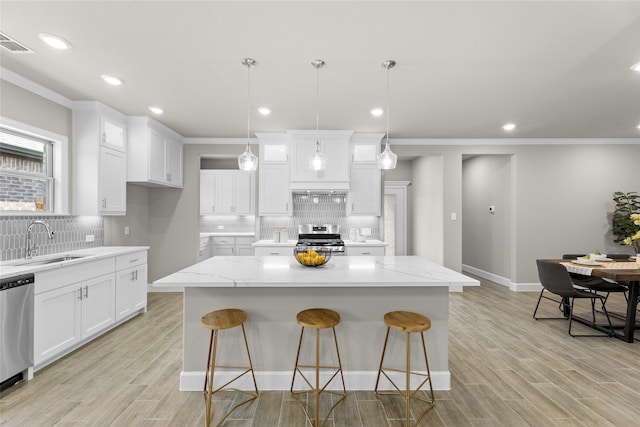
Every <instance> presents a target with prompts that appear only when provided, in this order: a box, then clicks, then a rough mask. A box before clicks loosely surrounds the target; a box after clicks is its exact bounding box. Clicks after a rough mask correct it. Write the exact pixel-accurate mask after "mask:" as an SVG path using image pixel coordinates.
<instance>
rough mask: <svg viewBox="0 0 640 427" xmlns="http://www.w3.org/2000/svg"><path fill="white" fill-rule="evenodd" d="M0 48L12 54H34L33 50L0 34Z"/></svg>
mask: <svg viewBox="0 0 640 427" xmlns="http://www.w3.org/2000/svg"><path fill="white" fill-rule="evenodd" d="M0 46H2V47H3V48H4V49H6V50H8V51H9V52H12V53H34V52H33V50H31V49H29V48H28V47H26V46H25V45H23V44H22V43H20V42H18V41H16V40H14V39H12V38H11V37H9V36H8V35H6V34H4V33H0Z"/></svg>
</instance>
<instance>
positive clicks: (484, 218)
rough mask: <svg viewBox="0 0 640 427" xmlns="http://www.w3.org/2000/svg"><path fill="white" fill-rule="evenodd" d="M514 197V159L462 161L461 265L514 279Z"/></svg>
mask: <svg viewBox="0 0 640 427" xmlns="http://www.w3.org/2000/svg"><path fill="white" fill-rule="evenodd" d="M511 194H512V189H511V156H477V157H472V158H470V159H468V160H464V161H463V162H462V264H464V265H468V266H471V267H474V268H477V269H479V270H482V271H487V272H491V273H492V274H497V275H498V276H501V277H507V278H508V277H511V253H512V249H511V235H512V234H511V223H512V222H511V218H512V213H511V201H512V197H511ZM489 206H495V207H496V210H495V212H494V213H491V212H489Z"/></svg>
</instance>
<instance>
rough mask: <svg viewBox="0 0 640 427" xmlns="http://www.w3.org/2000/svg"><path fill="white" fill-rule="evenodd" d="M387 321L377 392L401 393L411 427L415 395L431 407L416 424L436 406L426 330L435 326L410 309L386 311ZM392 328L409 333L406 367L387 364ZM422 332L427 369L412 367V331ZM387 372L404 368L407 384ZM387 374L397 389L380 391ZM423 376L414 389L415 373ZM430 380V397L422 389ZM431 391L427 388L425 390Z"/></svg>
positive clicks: (406, 422) (377, 393)
mask: <svg viewBox="0 0 640 427" xmlns="http://www.w3.org/2000/svg"><path fill="white" fill-rule="evenodd" d="M384 324H385V325H386V326H387V334H386V336H385V339H384V346H383V347H382V356H381V357H380V368H379V369H378V377H377V378H376V386H375V393H376V395H378V396H379V395H389V394H392V395H399V396H402V397H403V398H404V399H405V413H406V421H405V425H406V426H407V427H409V426H410V425H411V399H416V400H420V401H422V402H426V403H427V404H428V407H427V408H426V409H425V410H424V411H423V412H422V414H421V415H420V416H419V417H418V418H417V419H416V425H418V423H419V422H420V420H422V418H423V417H424V416H425V415H426V413H427V412H429V411H430V410H431V409H433V408H434V406H435V404H436V400H435V396H434V394H433V385H432V383H431V372H430V371H429V359H427V347H426V345H425V341H424V332H425V331H428V330H429V329H430V328H431V320H430V319H429V318H428V317H426V316H423V315H422V314H419V313H413V312H410V311H392V312H389V313H386V314H385V315H384ZM391 329H394V330H397V331H400V332H404V333H406V335H407V336H406V340H407V341H406V342H407V346H406V352H407V353H406V365H405V369H397V368H390V367H385V366H384V355H385V352H386V350H387V342H388V341H389V332H390V331H391ZM412 333H419V334H420V338H421V340H422V351H423V353H424V362H425V365H426V373H425V372H420V371H412V370H411V334H412ZM387 372H400V373H403V374H405V387H404V389H401V388H400V387H399V386H398V385H397V384H396V383H395V382H394V380H393V379H392V378H391V377H390V376H389V374H387ZM381 375H384V376H385V378H386V379H387V380H388V381H389V382H390V383H391V385H393V387H394V388H395V390H391V391H378V387H379V385H380V376H381ZM412 375H414V376H419V377H423V378H424V379H423V381H422V382H421V383H420V385H418V387H416V389H415V390H412V389H411V376H412ZM426 383H428V384H429V395H430V398H424V397H422V396H420V395H419V394H418V393H419V392H420V391H421V389H422V387H423V386H424V385H425V384H426ZM425 391H427V390H425Z"/></svg>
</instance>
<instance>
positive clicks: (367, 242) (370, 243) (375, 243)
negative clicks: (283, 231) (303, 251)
mask: <svg viewBox="0 0 640 427" xmlns="http://www.w3.org/2000/svg"><path fill="white" fill-rule="evenodd" d="M296 243H298V241H297V240H287V241H286V242H274V241H273V240H258V241H257V242H253V243H252V244H251V245H252V246H291V247H293V246H295V245H296ZM344 245H345V246H387V244H386V243H385V242H383V241H382V240H375V239H372V240H365V241H364V242H352V241H351V240H345V241H344Z"/></svg>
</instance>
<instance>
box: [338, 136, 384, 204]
mask: <svg viewBox="0 0 640 427" xmlns="http://www.w3.org/2000/svg"><path fill="white" fill-rule="evenodd" d="M382 136H383V135H382V134H359V135H354V137H353V138H352V140H351V156H350V158H351V188H350V189H349V196H348V198H347V215H375V216H380V211H381V206H382V173H381V171H380V169H379V168H378V165H377V162H376V159H377V155H378V153H379V152H380V141H381V139H382Z"/></svg>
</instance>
